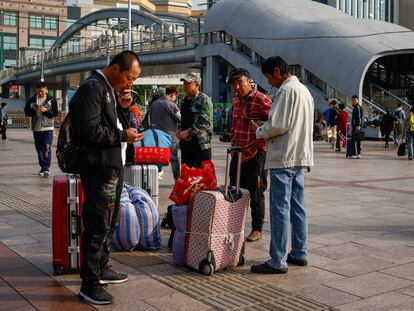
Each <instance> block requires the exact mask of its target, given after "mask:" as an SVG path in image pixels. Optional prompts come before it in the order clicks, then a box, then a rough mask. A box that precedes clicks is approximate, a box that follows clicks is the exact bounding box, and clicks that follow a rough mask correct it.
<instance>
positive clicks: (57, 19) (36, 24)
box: [0, 0, 67, 70]
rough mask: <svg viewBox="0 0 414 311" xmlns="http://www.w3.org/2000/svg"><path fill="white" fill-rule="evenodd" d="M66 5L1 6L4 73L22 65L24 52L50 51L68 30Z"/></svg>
mask: <svg viewBox="0 0 414 311" xmlns="http://www.w3.org/2000/svg"><path fill="white" fill-rule="evenodd" d="M66 19H67V6H66V1H56V0H3V1H1V2H0V70H2V69H4V68H5V67H6V66H15V65H18V59H19V52H18V51H20V50H21V49H30V48H32V49H48V48H49V47H50V46H51V45H52V44H53V42H55V40H56V38H57V37H58V36H59V35H61V34H62V33H63V32H64V31H65V29H66Z"/></svg>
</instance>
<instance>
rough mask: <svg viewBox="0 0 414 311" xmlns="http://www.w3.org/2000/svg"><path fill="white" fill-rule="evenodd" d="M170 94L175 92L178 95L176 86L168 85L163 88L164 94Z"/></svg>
mask: <svg viewBox="0 0 414 311" xmlns="http://www.w3.org/2000/svg"><path fill="white" fill-rule="evenodd" d="M170 94H177V95H178V88H177V87H176V86H175V85H168V86H167V87H166V88H165V95H170Z"/></svg>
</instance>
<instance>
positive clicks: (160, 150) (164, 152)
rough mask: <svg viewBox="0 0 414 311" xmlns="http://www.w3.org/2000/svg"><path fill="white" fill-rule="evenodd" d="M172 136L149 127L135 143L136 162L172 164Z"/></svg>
mask: <svg viewBox="0 0 414 311" xmlns="http://www.w3.org/2000/svg"><path fill="white" fill-rule="evenodd" d="M171 146H172V137H171V136H170V135H169V134H167V133H164V132H163V131H161V130H154V129H149V130H147V131H145V132H144V138H143V139H142V140H140V141H137V142H135V143H134V153H135V154H134V164H156V165H161V166H167V165H169V164H170V152H171Z"/></svg>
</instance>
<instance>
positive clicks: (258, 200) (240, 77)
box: [228, 68, 272, 242]
mask: <svg viewBox="0 0 414 311" xmlns="http://www.w3.org/2000/svg"><path fill="white" fill-rule="evenodd" d="M228 81H229V83H230V84H231V86H232V89H233V92H234V93H235V97H234V99H233V117H232V119H233V125H232V128H231V145H232V146H238V147H242V148H243V153H242V167H241V170H242V172H243V174H242V176H241V178H240V187H242V188H245V189H247V190H249V192H250V198H251V200H250V207H251V210H252V231H251V232H250V234H249V235H248V236H247V239H246V240H247V241H248V242H254V241H257V240H259V239H260V238H261V237H262V229H263V223H264V216H265V197H264V191H266V188H267V171H265V170H264V164H265V159H266V141H264V140H263V139H262V140H260V139H256V129H255V128H253V125H254V124H255V123H258V124H263V122H264V121H266V120H267V118H268V116H269V110H270V107H271V106H272V101H271V100H270V98H269V97H268V96H266V95H264V94H263V93H261V92H259V91H256V90H254V89H253V87H252V80H251V79H250V73H249V72H248V71H247V70H246V69H243V68H236V69H234V70H232V71H231V72H230V76H229V79H228ZM237 162H238V158H237V156H235V157H233V158H232V159H231V164H230V184H231V185H235V184H236V174H237Z"/></svg>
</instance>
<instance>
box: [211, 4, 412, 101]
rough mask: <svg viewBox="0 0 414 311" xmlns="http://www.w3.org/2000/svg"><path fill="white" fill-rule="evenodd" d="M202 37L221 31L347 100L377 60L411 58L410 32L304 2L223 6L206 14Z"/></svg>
mask: <svg viewBox="0 0 414 311" xmlns="http://www.w3.org/2000/svg"><path fill="white" fill-rule="evenodd" d="M204 31H205V32H206V33H210V32H220V31H224V32H226V33H227V34H229V35H231V36H233V37H234V38H237V39H238V40H239V41H240V42H242V43H243V44H245V45H246V46H248V47H250V48H251V49H252V50H254V51H255V52H256V53H258V54H259V55H261V56H262V57H265V58H267V57H270V56H276V55H279V56H281V57H283V58H284V59H285V60H286V61H287V62H288V63H289V64H292V65H295V64H298V65H301V66H303V67H304V68H306V69H307V70H309V71H310V72H312V73H313V74H315V75H316V76H318V77H319V78H320V79H322V80H323V81H325V82H326V83H328V84H329V85H331V86H332V87H334V88H336V89H338V90H340V91H342V92H343V93H344V94H346V95H347V96H351V95H353V94H361V93H362V87H363V81H364V77H365V74H366V72H367V70H368V68H369V66H370V65H371V64H372V63H373V62H374V61H376V60H377V59H379V58H381V57H383V56H388V55H396V54H406V53H414V32H413V31H411V30H409V29H406V28H404V27H401V26H398V25H395V24H391V23H386V22H380V21H373V20H364V19H356V18H354V17H352V16H350V15H347V14H345V13H342V12H340V11H338V10H337V9H335V8H332V7H330V6H327V5H323V4H320V3H316V2H313V1H309V0H277V1H275V0H255V1H251V0H222V1H220V2H218V3H217V4H215V5H214V6H213V7H212V8H211V9H210V10H209V12H208V14H207V16H206V20H205V22H204Z"/></svg>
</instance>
